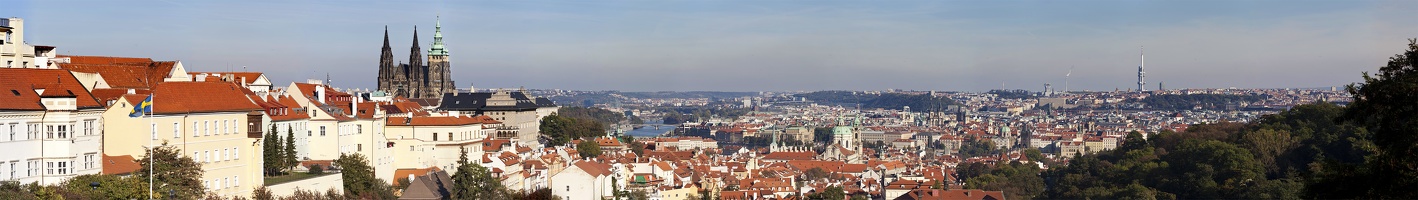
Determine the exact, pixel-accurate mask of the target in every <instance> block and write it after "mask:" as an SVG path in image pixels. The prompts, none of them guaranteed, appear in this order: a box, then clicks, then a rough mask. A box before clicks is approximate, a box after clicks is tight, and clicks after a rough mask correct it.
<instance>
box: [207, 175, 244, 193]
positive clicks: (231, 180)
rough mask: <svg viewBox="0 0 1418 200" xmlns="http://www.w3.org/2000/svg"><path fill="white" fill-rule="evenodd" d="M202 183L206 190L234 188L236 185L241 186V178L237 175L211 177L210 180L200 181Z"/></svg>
mask: <svg viewBox="0 0 1418 200" xmlns="http://www.w3.org/2000/svg"><path fill="white" fill-rule="evenodd" d="M202 185H203V186H206V187H207V190H220V189H227V188H236V187H238V186H241V178H240V177H237V176H231V177H226V178H220V179H212V180H210V181H202Z"/></svg>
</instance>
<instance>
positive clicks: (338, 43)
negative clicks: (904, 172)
mask: <svg viewBox="0 0 1418 200" xmlns="http://www.w3.org/2000/svg"><path fill="white" fill-rule="evenodd" d="M460 3H461V2H460ZM86 4H88V5H87V6H82V7H71V4H69V3H55V2H20V3H19V6H7V7H6V8H0V13H5V14H8V15H9V16H14V17H21V18H24V19H25V20H26V21H27V22H28V27H27V28H28V29H27V32H28V33H27V36H26V37H27V40H28V41H29V42H30V43H32V44H35V45H52V46H58V47H59V50H60V53H62V54H70V55H111V56H133V57H152V58H154V59H159V60H181V61H183V63H184V64H185V65H187V66H188V67H189V68H191V69H193V70H195V71H262V72H266V73H267V74H268V75H269V76H270V77H271V79H273V80H274V81H276V82H288V81H301V80H304V79H323V78H325V77H326V74H329V76H330V77H332V79H334V81H333V83H334V85H335V86H337V87H349V88H370V89H373V88H374V85H375V83H376V82H375V81H373V80H374V79H375V78H376V73H377V70H378V55H379V47H380V45H381V44H382V43H381V39H382V38H381V37H382V34H383V27H384V26H386V25H387V26H388V27H389V34H390V35H389V38H390V41H391V45H392V46H393V47H395V49H402V48H407V47H408V46H410V40H411V38H412V36H411V33H412V32H413V30H414V26H419V29H422V31H421V32H420V33H421V35H420V36H419V37H420V41H423V43H424V44H420V46H424V47H427V46H428V44H427V43H428V42H431V41H432V32H433V31H432V28H433V23H434V19H435V17H439V16H441V18H442V23H443V29H444V35H445V38H446V39H445V42H446V43H448V49H449V52H450V54H451V56H450V58H451V62H452V63H453V64H452V68H453V69H452V73H453V79H454V80H455V81H457V83H458V84H459V85H457V86H456V87H457V88H467V87H468V86H469V84H471V85H472V86H476V87H478V88H499V87H501V88H515V87H520V86H525V87H527V88H545V89H571V90H621V91H662V90H676V91H691V90H711V91H783V90H790V91H796V90H880V89H887V88H894V89H907V90H952V91H984V90H990V89H998V88H1001V87H1005V88H1007V89H1027V90H1031V91H1038V90H1042V89H1043V85H1044V84H1046V83H1049V84H1052V85H1053V87H1054V88H1055V89H1061V88H1064V87H1065V81H1064V74H1066V73H1068V72H1069V70H1070V68H1072V76H1071V77H1070V78H1069V81H1068V82H1069V83H1068V84H1069V86H1068V87H1070V88H1072V89H1073V90H1094V91H1111V90H1113V89H1114V88H1117V89H1122V90H1127V89H1129V88H1133V87H1135V86H1134V84H1135V82H1136V80H1135V79H1136V68H1137V67H1138V65H1140V64H1141V60H1140V57H1139V55H1138V54H1139V52H1137V51H1138V48H1139V47H1141V46H1145V47H1146V48H1147V51H1148V53H1149V54H1150V56H1152V60H1150V62H1151V63H1149V64H1151V65H1150V66H1149V67H1148V68H1147V72H1148V73H1147V82H1148V86H1147V88H1148V89H1155V88H1156V87H1157V85H1156V84H1157V83H1158V82H1165V83H1166V85H1167V88H1169V89H1177V88H1227V87H1238V88H1310V87H1321V88H1322V87H1330V86H1339V85H1344V84H1348V83H1350V82H1356V81H1360V79H1359V78H1358V77H1359V76H1358V75H1359V74H1360V73H1361V72H1366V71H1367V72H1373V71H1377V68H1378V67H1379V66H1381V65H1383V64H1384V63H1383V60H1384V58H1387V57H1389V56H1392V52H1395V51H1397V50H1400V49H1403V46H1401V45H1393V44H1395V43H1398V42H1399V41H1403V39H1404V38H1410V37H1413V35H1412V33H1418V21H1413V20H1408V19H1415V18H1418V14H1414V13H1405V12H1403V11H1405V10H1411V9H1409V8H1415V7H1418V2H1409V1H1364V2H1349V1H1323V2H1304V3H1290V2H1275V1H1247V2H1225V3H1217V2H1151V1H1148V2H1121V1H1091V2H1048V1H1024V2H888V3H880V2H870V3H866V2H823V3H820V4H814V5H803V4H795V3H783V2H754V3H752V4H750V3H745V2H648V3H647V2H624V1H613V2H543V1H537V2H473V3H470V4H454V3H443V2H423V1H419V2H359V3H312V2H281V3H275V2H243V3H208V2H139V3H128V2H122V3H117V2H86ZM9 16H6V17H9ZM96 32H103V33H104V34H105V37H95V36H94V34H95V33H96ZM401 47H402V48H401ZM407 56H408V54H407V53H406V52H403V51H395V54H394V57H395V58H403V57H407ZM401 60H403V59H401ZM403 61H404V62H407V61H406V60H403ZM243 66H244V67H243Z"/></svg>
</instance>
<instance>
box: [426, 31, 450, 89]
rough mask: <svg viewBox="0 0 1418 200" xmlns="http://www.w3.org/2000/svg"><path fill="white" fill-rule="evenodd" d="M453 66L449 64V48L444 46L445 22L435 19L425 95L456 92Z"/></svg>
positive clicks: (429, 50)
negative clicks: (452, 71)
mask: <svg viewBox="0 0 1418 200" xmlns="http://www.w3.org/2000/svg"><path fill="white" fill-rule="evenodd" d="M449 68H451V66H449V65H448V50H447V49H444V48H443V24H442V22H440V20H435V21H434V25H433V46H432V47H429V49H428V85H427V86H425V88H427V89H428V91H426V92H425V95H426V96H427V97H428V98H439V97H443V94H445V93H450V92H456V91H455V90H454V89H453V87H454V85H453V78H452V77H451V76H452V73H451V70H450V69H449Z"/></svg>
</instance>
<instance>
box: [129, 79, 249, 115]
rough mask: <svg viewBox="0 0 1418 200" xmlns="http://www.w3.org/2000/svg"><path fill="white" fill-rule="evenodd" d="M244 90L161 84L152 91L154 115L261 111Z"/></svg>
mask: <svg viewBox="0 0 1418 200" xmlns="http://www.w3.org/2000/svg"><path fill="white" fill-rule="evenodd" d="M245 90H246V89H244V88H242V87H241V86H237V85H236V84H232V83H225V82H163V83H160V84H158V85H157V88H155V89H154V96H153V113H155V114H179V113H200V112H226V111H260V110H261V107H260V106H257V105H256V104H255V103H253V102H251V99H249V98H248V97H247V96H246V94H245V93H244V92H243V91H245ZM129 101H134V100H133V99H129Z"/></svg>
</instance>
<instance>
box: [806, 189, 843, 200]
mask: <svg viewBox="0 0 1418 200" xmlns="http://www.w3.org/2000/svg"><path fill="white" fill-rule="evenodd" d="M807 197H808V199H828V200H841V199H846V197H847V193H846V192H844V191H842V187H840V186H831V187H827V188H826V189H822V191H818V192H817V193H812V194H810V195H807Z"/></svg>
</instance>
